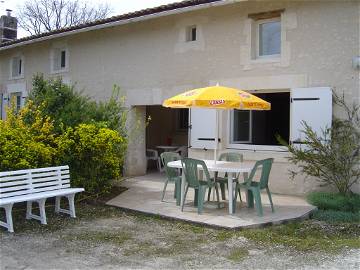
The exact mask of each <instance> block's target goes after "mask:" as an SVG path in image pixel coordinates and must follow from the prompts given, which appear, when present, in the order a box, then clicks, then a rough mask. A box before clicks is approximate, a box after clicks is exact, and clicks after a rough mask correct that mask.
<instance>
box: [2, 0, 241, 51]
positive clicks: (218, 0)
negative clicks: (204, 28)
mask: <svg viewBox="0 0 360 270" xmlns="http://www.w3.org/2000/svg"><path fill="white" fill-rule="evenodd" d="M246 1H248V0H210V1H209V2H204V3H194V4H193V5H189V6H185V7H179V8H173V9H170V10H165V11H161V9H163V8H164V7H168V6H169V7H171V6H172V5H174V4H176V3H173V4H169V5H165V6H164V5H163V6H159V7H154V8H152V9H154V10H156V9H159V8H160V11H155V12H153V13H150V14H147V15H140V16H134V17H132V18H128V19H121V18H119V19H118V20H115V21H110V22H103V23H99V24H95V25H90V26H83V27H81V26H80V27H79V26H74V29H72V28H70V29H65V30H62V31H61V30H60V31H61V32H60V33H56V32H55V33H51V32H48V33H45V35H43V34H40V36H33V38H31V36H30V38H29V39H25V40H21V39H20V40H18V42H16V40H15V41H14V42H13V43H10V44H9V45H6V44H4V45H3V46H0V51H5V50H9V49H13V48H16V47H20V46H24V45H29V44H33V43H37V42H41V41H46V40H51V39H56V38H60V37H65V36H70V35H75V34H78V33H84V32H90V31H94V30H99V29H103V28H108V27H114V26H119V25H124V24H129V23H133V22H140V21H146V20H150V19H155V18H160V17H165V16H170V15H175V14H182V13H186V12H190V11H194V10H201V9H205V8H210V7H214V6H224V5H228V4H233V3H237V2H246ZM183 2H184V1H183ZM185 2H187V1H185ZM179 3H181V2H179ZM145 10H146V9H145ZM139 12H141V11H139ZM136 13H137V12H136V11H135V12H132V13H128V14H136ZM125 15H126V14H123V15H119V16H116V17H120V16H125ZM110 18H111V17H110ZM105 20H106V19H105ZM92 23H94V22H92ZM55 31H59V30H55Z"/></svg>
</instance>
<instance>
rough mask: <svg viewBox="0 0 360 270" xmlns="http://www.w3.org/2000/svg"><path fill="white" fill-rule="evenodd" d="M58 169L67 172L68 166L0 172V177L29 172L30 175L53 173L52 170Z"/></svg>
mask: <svg viewBox="0 0 360 270" xmlns="http://www.w3.org/2000/svg"><path fill="white" fill-rule="evenodd" d="M59 169H60V170H69V166H58V167H47V168H39V169H27V170H17V171H9V172H0V177H2V176H8V175H17V174H26V173H28V172H29V171H31V172H32V173H37V172H46V171H54V170H59Z"/></svg>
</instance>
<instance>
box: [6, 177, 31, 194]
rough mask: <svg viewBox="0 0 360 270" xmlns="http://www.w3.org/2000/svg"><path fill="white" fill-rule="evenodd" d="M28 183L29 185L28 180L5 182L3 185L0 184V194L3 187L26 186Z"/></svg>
mask: <svg viewBox="0 0 360 270" xmlns="http://www.w3.org/2000/svg"><path fill="white" fill-rule="evenodd" d="M28 183H30V179H26V180H16V181H9V182H5V183H0V192H1V189H2V188H5V187H12V186H20V185H26V184H28Z"/></svg>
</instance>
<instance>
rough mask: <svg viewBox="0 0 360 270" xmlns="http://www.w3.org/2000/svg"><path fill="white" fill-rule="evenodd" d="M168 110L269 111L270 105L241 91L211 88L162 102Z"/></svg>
mask: <svg viewBox="0 0 360 270" xmlns="http://www.w3.org/2000/svg"><path fill="white" fill-rule="evenodd" d="M163 106H164V107H170V108H191V107H198V108H213V109H238V110H270V109H271V104H270V103H269V102H267V101H265V100H262V99H261V98H259V97H257V96H254V95H252V94H250V93H247V92H245V91H242V90H237V89H234V88H229V87H223V86H211V87H205V88H198V89H195V90H190V91H187V92H185V93H182V94H179V95H176V96H174V97H172V98H169V99H167V100H165V101H164V103H163Z"/></svg>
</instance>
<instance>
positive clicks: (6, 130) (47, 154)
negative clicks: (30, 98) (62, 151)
mask: <svg viewBox="0 0 360 270" xmlns="http://www.w3.org/2000/svg"><path fill="white" fill-rule="evenodd" d="M30 112H31V115H32V117H33V121H32V123H31V124H30V125H28V124H26V121H25V118H26V117H27V116H29V115H30ZM53 128H54V127H53V123H52V122H51V120H50V119H49V118H43V117H42V116H41V115H40V112H39V111H38V110H35V108H34V106H33V104H32V103H31V102H30V103H28V104H27V106H25V107H24V108H23V109H22V110H20V112H16V110H15V106H14V104H12V106H10V107H9V108H8V109H7V118H6V120H2V121H0V171H6V170H17V169H27V168H38V167H46V166H51V165H53V164H55V163H56V158H57V157H56V152H57V150H56V147H55V137H54V135H53V133H52V131H53Z"/></svg>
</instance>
